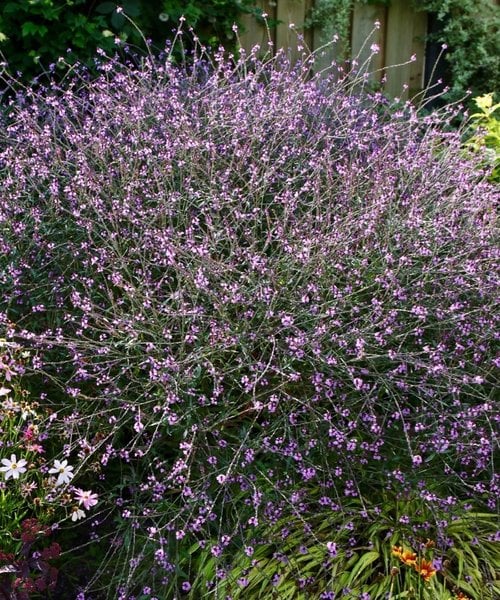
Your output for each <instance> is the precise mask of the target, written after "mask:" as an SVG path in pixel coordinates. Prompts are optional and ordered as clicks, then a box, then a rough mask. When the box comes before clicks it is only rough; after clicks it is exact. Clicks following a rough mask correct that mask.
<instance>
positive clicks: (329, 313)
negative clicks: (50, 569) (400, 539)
mask: <svg viewBox="0 0 500 600" xmlns="http://www.w3.org/2000/svg"><path fill="white" fill-rule="evenodd" d="M258 51H259V49H258V48H255V49H254V53H255V54H252V55H250V56H248V57H246V58H245V57H244V56H243V57H242V58H240V59H239V60H235V59H233V58H232V57H229V58H225V57H224V53H223V52H222V51H221V52H220V53H219V54H217V55H215V56H214V57H213V59H212V60H211V59H209V57H207V56H206V55H205V54H203V53H198V54H195V56H194V57H193V60H192V62H191V64H190V65H186V66H185V67H183V68H180V67H177V66H175V65H174V64H172V62H171V61H170V60H169V56H166V57H163V59H161V60H154V59H152V58H151V59H148V60H143V61H142V62H141V63H140V64H139V65H137V63H130V64H129V65H123V64H118V63H116V62H115V63H114V64H113V63H106V65H105V66H103V67H102V68H101V74H100V76H99V77H98V78H97V79H95V80H92V81H91V82H89V81H88V80H87V78H86V75H85V72H84V71H77V72H76V73H75V75H74V77H73V79H72V80H68V81H66V82H65V83H63V84H57V83H53V84H51V85H50V86H49V87H48V88H46V89H45V88H38V89H35V88H30V89H28V90H27V91H26V94H24V95H23V96H21V95H19V96H18V97H17V98H16V99H15V100H12V101H11V102H10V104H9V106H8V111H7V113H6V114H5V115H4V117H3V124H2V125H3V127H2V130H1V131H2V134H1V139H0V178H1V183H2V189H3V194H2V197H1V200H0V215H1V227H2V254H1V257H0V277H1V279H0V280H1V282H2V286H3V290H4V293H3V296H2V299H1V309H2V311H3V313H2V314H3V320H4V322H5V323H6V324H7V323H8V321H11V322H12V323H14V324H15V328H14V327H9V326H8V325H6V327H7V329H8V330H7V336H8V337H9V339H14V340H15V341H17V342H18V343H19V344H21V345H22V346H24V347H26V348H29V350H30V352H31V356H32V359H31V365H30V367H29V369H28V375H29V377H28V376H26V385H27V386H29V388H30V389H31V392H32V394H33V396H35V397H38V396H39V395H40V394H41V393H43V394H44V396H43V400H41V404H42V405H43V406H44V407H47V408H49V409H50V410H51V411H52V412H53V414H55V415H57V419H56V420H54V423H53V427H54V428H55V431H59V433H60V435H61V436H66V446H65V457H67V459H68V460H70V461H71V460H72V459H73V457H75V456H77V455H78V454H79V453H82V452H84V453H85V454H86V455H87V461H91V462H92V464H93V465H94V469H95V472H96V474H98V477H99V483H100V486H101V488H102V490H100V501H101V502H102V506H104V505H105V506H106V510H107V511H109V512H108V513H107V516H106V518H102V517H101V518H96V519H94V520H93V522H92V527H91V528H90V529H89V528H87V530H86V532H84V534H85V535H86V536H89V535H90V538H89V539H90V541H94V546H95V548H96V549H95V550H94V551H93V552H94V554H93V555H92V554H91V553H85V549H83V550H75V553H74V557H75V560H77V561H79V564H80V565H81V564H87V565H88V571H89V572H92V570H91V565H92V564H93V565H94V571H95V576H93V577H89V578H88V580H87V581H86V583H85V586H84V587H85V589H86V590H87V591H91V592H93V593H94V594H96V595H97V596H96V597H98V598H104V597H109V596H110V595H111V596H112V597H113V598H116V597H117V596H119V597H120V598H131V597H132V596H133V595H135V596H137V595H140V594H142V595H143V597H150V595H156V596H159V597H173V596H174V595H176V594H184V595H185V596H189V594H191V591H190V590H191V589H193V590H198V589H199V588H197V587H196V585H197V584H196V585H195V582H196V577H198V576H199V573H200V571H199V568H198V566H197V565H199V564H200V560H202V559H203V557H201V558H199V557H200V556H201V555H200V551H204V552H205V555H204V556H205V558H206V557H207V556H208V557H209V560H210V561H211V564H210V565H209V567H207V569H208V570H207V572H209V571H210V569H212V570H213V572H214V573H215V577H214V578H213V580H212V581H208V585H209V588H208V591H210V590H217V589H223V588H224V586H225V585H226V584H225V583H218V582H220V581H221V580H222V581H223V580H224V578H225V577H226V574H227V573H228V572H231V569H232V567H233V562H235V566H236V564H237V562H238V560H239V559H240V558H241V553H242V552H243V553H245V552H246V556H249V557H250V555H251V554H252V551H251V550H250V549H248V548H249V547H251V546H252V547H254V550H255V552H258V549H259V547H260V546H263V547H264V550H263V552H264V554H265V552H267V550H266V548H267V547H268V542H267V540H266V537H265V536H264V537H262V535H263V534H262V528H264V529H267V530H268V531H273V530H274V529H276V527H278V526H279V527H280V528H281V524H283V527H282V531H281V534H280V535H281V541H280V544H281V545H286V544H287V539H288V536H289V535H290V534H291V533H292V532H293V531H294V530H295V531H296V525H295V523H297V522H300V523H303V524H304V531H305V532H306V533H305V535H306V534H307V536H309V539H311V540H312V539H314V540H315V541H316V543H317V549H318V550H317V551H322V552H326V553H327V554H328V553H330V554H332V555H333V554H334V553H335V552H336V546H335V544H337V543H338V544H339V546H340V544H341V543H342V544H344V542H345V540H344V538H345V536H347V533H345V532H343V533H340V532H337V531H336V530H335V527H336V525H335V523H336V521H335V519H334V520H333V522H332V525H333V527H334V528H333V529H329V530H328V535H327V534H325V532H324V531H322V530H321V528H320V526H321V520H320V521H316V520H315V519H314V518H313V517H314V515H316V514H318V513H320V514H325V512H330V513H335V514H338V515H340V516H341V519H340V520H341V521H342V519H345V522H346V528H347V530H348V531H350V528H352V532H351V533H350V535H349V538H348V544H349V546H352V547H353V548H354V547H355V546H357V545H360V544H361V545H363V544H366V543H368V540H364V539H360V538H358V535H360V536H363V531H368V530H369V526H370V525H375V524H376V523H377V521H378V519H379V518H380V516H379V515H380V511H381V510H382V504H383V502H385V500H383V493H384V490H386V489H393V490H395V493H396V492H397V493H398V494H403V496H404V497H415V498H418V500H419V502H421V503H422V506H423V508H422V510H423V511H424V509H425V511H427V512H425V514H430V515H432V514H435V515H437V514H438V513H439V514H440V515H443V514H444V516H442V517H440V518H439V519H435V520H434V521H433V523H432V524H431V525H430V527H431V526H432V527H433V534H434V537H435V539H439V540H440V550H441V551H442V552H447V551H448V550H449V548H450V547H451V543H452V542H451V541H450V540H449V538H448V537H446V534H445V532H446V528H447V527H448V526H449V524H450V523H451V522H452V521H453V519H454V518H455V517H456V516H457V515H458V516H462V515H463V512H464V511H466V512H467V511H470V510H472V509H474V510H477V509H482V510H493V509H494V505H495V500H496V498H497V492H498V487H497V480H496V479H495V473H494V470H493V455H494V452H495V449H496V447H495V437H494V431H495V427H494V422H495V419H496V413H495V407H494V404H493V391H494V389H495V387H496V380H495V366H498V362H495V361H497V359H496V358H495V354H494V338H495V331H496V325H497V317H498V315H497V313H496V311H495V310H494V307H495V293H496V289H497V284H498V280H497V275H498V270H497V264H498V263H497V262H496V260H497V247H496V244H495V236H496V229H495V226H496V225H495V214H494V210H495V188H494V187H493V186H492V185H490V184H489V183H488V182H487V181H486V179H485V173H483V172H482V171H481V169H480V162H479V159H477V160H476V159H475V158H474V156H472V157H464V156H463V150H462V146H461V137H460V133H454V132H446V133H445V132H444V129H445V126H446V124H447V123H448V122H449V121H450V120H451V119H453V117H454V110H453V109H452V108H451V107H447V108H445V109H443V110H442V111H441V112H439V113H435V114H433V115H427V116H421V115H420V114H419V113H418V112H417V111H416V110H415V109H414V108H413V107H412V106H411V105H410V104H409V103H407V104H405V105H403V106H399V107H391V106H389V105H388V103H387V101H386V100H384V99H383V97H382V96H381V95H379V94H374V95H369V94H364V93H362V91H361V90H362V79H354V80H353V78H352V77H351V75H350V74H345V73H344V72H343V71H342V69H341V68H339V70H338V72H337V74H336V75H335V76H334V75H332V76H331V77H330V78H328V79H324V78H321V77H319V76H316V77H312V78H310V77H309V72H310V67H311V62H312V61H313V60H314V57H307V56H304V62H303V63H302V64H301V65H298V66H296V67H293V68H292V67H291V66H290V65H289V64H288V63H287V61H286V59H285V57H284V56H283V55H282V54H278V56H277V57H276V58H275V59H273V60H268V61H264V62H259V61H258V60H257V58H256V54H257V53H258ZM134 64H135V66H134ZM371 499H372V501H373V504H370V500H371ZM355 502H359V503H360V504H359V506H360V507H365V506H366V508H361V509H360V512H359V515H358V518H357V520H356V522H353V524H352V525H347V524H349V523H351V521H352V519H349V515H350V514H351V512H352V510H353V508H352V507H353V503H355ZM436 507H438V508H439V511H437V508H436ZM103 510H104V509H103ZM384 510H389V509H387V508H384ZM359 519H362V520H364V527H358V525H357V524H356V523H359ZM419 519H420V516H418V515H417V516H414V515H412V514H401V515H400V520H401V522H404V523H405V524H406V525H408V531H409V532H413V534H414V535H415V536H417V535H418V533H419V531H420V527H421V522H420V520H419ZM287 522H289V523H290V524H291V527H290V528H287V525H286V523H287ZM325 522H327V523H328V521H325ZM292 524H293V526H292ZM358 531H359V532H360V533H359V534H358ZM344 534H345V535H344ZM269 535H271V534H269ZM337 536H338V537H337ZM290 543H295V538H294V539H293V540H292V539H291V540H290ZM308 543H309V542H308ZM372 543H375V540H372ZM387 543H389V538H388V539H387ZM245 547H247V549H246V550H245ZM348 551H350V550H349V548H342V555H343V556H346V557H347V552H348ZM203 560H204V559H203ZM251 560H252V559H251ZM92 561H94V562H93V563H92ZM96 565H98V566H99V568H98V569H97V568H95V567H96ZM250 566H252V563H251V565H250ZM412 574H413V572H412ZM274 575H278V573H277V572H276V573H274V574H273V576H274ZM417 575H418V574H417V573H415V576H417ZM462 576H463V573H460V574H459V577H458V584H459V585H460V582H461V578H462ZM305 577H307V575H305ZM353 580H354V579H353ZM110 582H113V584H116V586H118V587H119V592H118V594H117V593H115V589H116V587H114V586H110ZM247 583H248V582H247V580H246V576H244V575H243V576H242V577H241V578H238V582H237V585H238V586H240V587H242V588H244V587H246V585H247ZM368 583H369V584H370V585H371V584H372V583H373V582H372V581H371V580H370V581H369V582H368ZM75 585H76V583H75ZM488 586H490V581H489V580H488V578H485V580H484V590H485V591H484V593H485V594H486V593H489V591H488V590H489V589H490V588H489V587H488ZM330 592H331V590H325V594H329V593H330ZM197 593H198V591H193V592H192V594H193V596H192V597H193V598H194V597H200V596H196V594H197ZM214 593H218V592H217V591H215V592H214ZM314 593H315V592H314V589H312V590H311V594H314ZM318 593H319V592H318ZM321 593H323V592H321ZM332 593H333V592H332ZM360 593H361V591H360ZM363 593H365V592H364V591H363ZM474 593H476V592H474ZM310 597H314V596H313V595H311V596H310ZM324 597H325V598H326V597H327V596H324ZM484 597H487V596H486V595H485V596H484ZM474 598H476V599H478V598H479V596H477V595H475V596H474Z"/></svg>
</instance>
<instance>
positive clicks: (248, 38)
mask: <svg viewBox="0 0 500 600" xmlns="http://www.w3.org/2000/svg"><path fill="white" fill-rule="evenodd" d="M254 5H255V7H256V8H260V9H262V12H264V13H266V14H267V15H269V16H268V19H276V2H272V1H271V2H270V1H269V0H255V1H254ZM241 20H242V23H243V26H244V28H245V31H244V32H243V33H241V34H240V42H241V46H242V47H243V48H244V49H245V51H246V52H247V54H248V53H249V52H250V51H251V49H252V48H253V47H254V46H255V45H256V44H258V45H259V46H260V48H261V51H262V52H264V53H265V52H267V51H268V50H270V49H272V48H269V46H268V41H269V33H270V34H271V41H272V42H273V44H276V30H275V29H274V28H272V29H271V30H270V32H268V31H267V28H266V27H265V25H263V24H261V23H259V22H258V21H257V19H256V18H255V17H254V16H253V15H244V16H243V18H242V19H241Z"/></svg>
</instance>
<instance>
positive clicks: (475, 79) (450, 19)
mask: <svg viewBox="0 0 500 600" xmlns="http://www.w3.org/2000/svg"><path fill="white" fill-rule="evenodd" d="M413 3H414V5H415V7H416V8H417V9H419V10H425V11H427V12H432V13H436V14H437V17H438V19H439V21H440V23H441V24H442V30H441V32H440V33H439V34H438V35H437V36H436V40H437V41H439V42H441V43H443V44H446V45H447V46H448V52H447V54H446V60H447V61H448V63H449V68H450V73H451V90H450V93H449V99H456V98H459V97H462V96H464V95H465V94H466V92H467V90H469V89H470V90H472V92H473V93H474V94H475V95H477V94H481V93H486V92H487V91H488V90H491V89H499V87H500V54H499V52H498V48H499V47H500V27H499V25H500V16H499V12H500V11H499V10H498V6H496V5H494V4H493V3H492V2H491V0H413Z"/></svg>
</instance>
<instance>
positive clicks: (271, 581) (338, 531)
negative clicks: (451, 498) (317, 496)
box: [181, 491, 499, 600]
mask: <svg viewBox="0 0 500 600" xmlns="http://www.w3.org/2000/svg"><path fill="white" fill-rule="evenodd" d="M312 494H313V495H314V491H313V492H312ZM459 511H460V509H458V508H457V509H456V512H457V514H456V516H454V517H453V518H450V515H446V514H445V513H443V512H442V511H441V510H439V509H436V506H432V505H431V504H429V503H427V502H425V501H423V500H422V499H421V498H420V497H419V496H418V495H416V494H411V495H406V496H405V495H404V494H403V495H400V494H394V493H391V492H390V493H384V497H383V498H379V502H378V503H375V502H373V499H372V502H370V501H368V500H367V499H363V500H354V499H353V501H352V503H351V510H345V509H344V510H342V511H339V512H332V511H331V510H326V511H325V510H324V509H321V508H319V510H318V512H317V513H316V514H315V515H314V516H312V517H311V516H309V517H308V518H307V519H306V518H304V517H303V516H297V518H295V519H290V518H287V519H282V520H279V521H278V522H277V523H276V524H275V525H274V526H272V527H267V528H264V529H263V530H261V532H260V533H261V536H262V537H261V539H260V540H259V546H258V547H257V549H256V550H255V552H253V553H252V554H251V555H249V552H248V550H249V548H250V547H251V546H252V540H249V543H248V545H247V546H245V547H244V548H241V549H239V550H238V549H235V550H234V554H233V557H232V561H231V563H230V565H228V563H227V562H224V561H222V560H220V561H218V560H216V559H214V557H213V556H211V554H210V551H209V549H208V548H205V549H203V548H200V547H199V545H196V546H193V547H192V548H190V550H189V560H188V557H187V556H184V562H183V564H182V567H181V568H185V569H189V568H191V569H192V571H193V573H195V574H196V576H195V575H193V578H192V581H193V586H192V588H191V590H190V595H189V596H188V597H189V598H190V599H192V600H194V599H195V598H200V597H203V592H204V590H206V589H207V587H209V588H211V589H213V586H214V585H215V589H216V590H217V594H218V596H217V597H224V598H225V597H228V596H230V597H231V598H233V599H234V600H243V599H245V600H247V599H248V600H258V599H260V598H276V599H279V600H281V599H283V598H290V599H291V600H317V599H319V598H322V597H325V594H326V593H327V592H330V593H331V592H334V593H335V594H336V596H335V597H340V596H341V595H342V597H345V598H348V599H350V600H355V599H358V598H360V597H364V596H363V594H365V595H369V597H370V598H371V599H372V600H382V599H385V598H388V597H390V598H394V599H395V598H414V599H419V600H455V599H456V598H469V599H470V600H487V599H490V600H492V599H493V598H494V597H495V596H496V594H497V593H498V591H499V590H498V586H497V584H496V582H495V569H496V568H498V564H499V553H498V549H497V548H496V544H495V541H494V540H495V532H496V518H495V515H494V514H489V513H473V512H463V514H462V515H461V516H459V515H458V513H459ZM439 518H441V519H446V520H447V521H448V525H447V526H446V527H445V528H444V529H443V530H442V531H441V532H440V535H439V536H438V535H436V534H437V529H438V524H437V520H438V519H439ZM442 523H443V521H441V524H442ZM254 541H255V540H254ZM329 541H334V544H335V552H334V553H333V554H332V553H329V549H328V542H329ZM330 548H331V547H330ZM398 549H401V550H407V551H408V552H409V553H410V558H411V554H414V559H415V560H414V562H413V561H411V560H406V561H405V560H402V559H401V558H400V556H399V554H398ZM188 563H189V564H188ZM425 566H427V567H429V568H430V571H429V573H430V574H429V576H428V578H427V579H426V578H425V576H424V575H425V574H426V573H425V571H423V570H420V569H423V568H424V567H425ZM221 568H222V571H223V572H224V574H223V575H221V574H220V573H221V571H220V569H221ZM217 571H219V575H218V576H217V575H216V573H217ZM207 584H208V586H207ZM460 594H462V595H460Z"/></svg>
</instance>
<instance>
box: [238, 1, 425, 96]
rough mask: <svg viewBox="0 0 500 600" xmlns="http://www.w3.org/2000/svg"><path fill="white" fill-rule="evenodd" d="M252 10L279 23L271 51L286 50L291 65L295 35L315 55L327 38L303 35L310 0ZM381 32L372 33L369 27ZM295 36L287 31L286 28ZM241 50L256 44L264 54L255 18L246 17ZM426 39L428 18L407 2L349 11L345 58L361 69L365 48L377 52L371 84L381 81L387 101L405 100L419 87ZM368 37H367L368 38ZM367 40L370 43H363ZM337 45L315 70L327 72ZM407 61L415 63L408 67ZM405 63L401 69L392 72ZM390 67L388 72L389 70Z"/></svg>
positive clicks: (262, 32) (263, 36)
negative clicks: (300, 36)
mask: <svg viewBox="0 0 500 600" xmlns="http://www.w3.org/2000/svg"><path fill="white" fill-rule="evenodd" d="M255 5H256V6H257V7H259V8H261V9H262V10H263V12H265V13H267V14H268V15H269V19H270V20H278V21H280V23H279V24H278V25H277V26H276V27H274V28H273V29H271V30H270V32H269V33H270V34H271V39H272V42H273V48H274V49H277V48H289V49H290V52H291V56H292V59H295V58H297V57H298V52H297V49H296V48H297V32H299V33H302V34H303V35H304V39H305V42H306V44H307V45H308V47H309V48H310V49H311V50H316V49H318V48H320V47H323V46H324V45H325V44H328V42H329V41H330V39H329V37H330V36H331V33H330V32H327V31H325V30H322V29H320V28H315V29H314V30H311V29H305V30H304V29H303V25H304V21H305V20H306V18H307V15H308V14H309V12H310V10H311V8H312V6H313V0H275V1H272V0H256V2H255ZM376 21H378V23H380V27H379V28H378V29H377V30H375V31H374V23H375V22H376ZM291 23H293V24H294V25H295V30H292V29H290V24H291ZM245 29H246V31H245V33H244V34H243V35H242V45H243V47H244V48H245V49H246V50H247V51H249V50H250V48H252V47H253V46H254V45H255V44H260V46H261V47H262V48H265V49H267V45H268V35H269V34H268V32H267V31H266V28H265V27H264V26H263V25H261V24H259V23H258V22H257V21H256V19H255V18H253V17H247V18H246V21H245ZM426 34H427V14H426V13H425V12H418V11H416V10H415V9H414V8H413V7H412V5H411V3H410V2H409V0H392V2H391V4H390V6H384V5H373V4H360V3H356V4H355V5H354V10H353V13H352V15H351V26H350V40H349V51H348V54H349V55H350V56H347V57H344V58H355V57H357V60H358V62H359V63H360V64H362V63H363V62H364V61H365V60H366V59H367V58H368V57H369V55H370V53H371V50H370V46H371V45H372V44H377V45H378V46H379V48H380V50H379V52H378V54H377V55H375V56H373V57H372V59H371V63H370V68H369V70H370V71H371V72H374V73H373V75H372V79H373V80H378V81H381V80H382V77H384V78H385V83H384V91H385V92H386V93H387V94H388V95H390V96H398V97H400V98H403V99H404V98H407V97H408V96H410V97H411V96H412V95H414V94H415V93H417V92H418V91H420V90H422V89H423V87H424V69H425V37H426ZM370 35H371V37H369V36H370ZM368 38H369V42H368V43H366V40H367V39H368ZM336 47H337V46H336V45H335V44H331V45H329V46H327V47H326V48H325V49H324V50H323V51H321V52H320V53H318V58H317V63H316V64H317V67H318V68H320V69H322V68H326V67H328V65H330V64H331V63H332V61H333V60H337V61H338V60H339V58H340V59H342V58H343V57H339V56H338V51H336ZM412 55H415V56H416V60H414V61H412V62H409V61H410V58H411V56H412ZM401 63H407V64H404V65H402V66H400V67H397V68H396V67H394V65H399V64H401ZM389 67H390V68H389Z"/></svg>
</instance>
